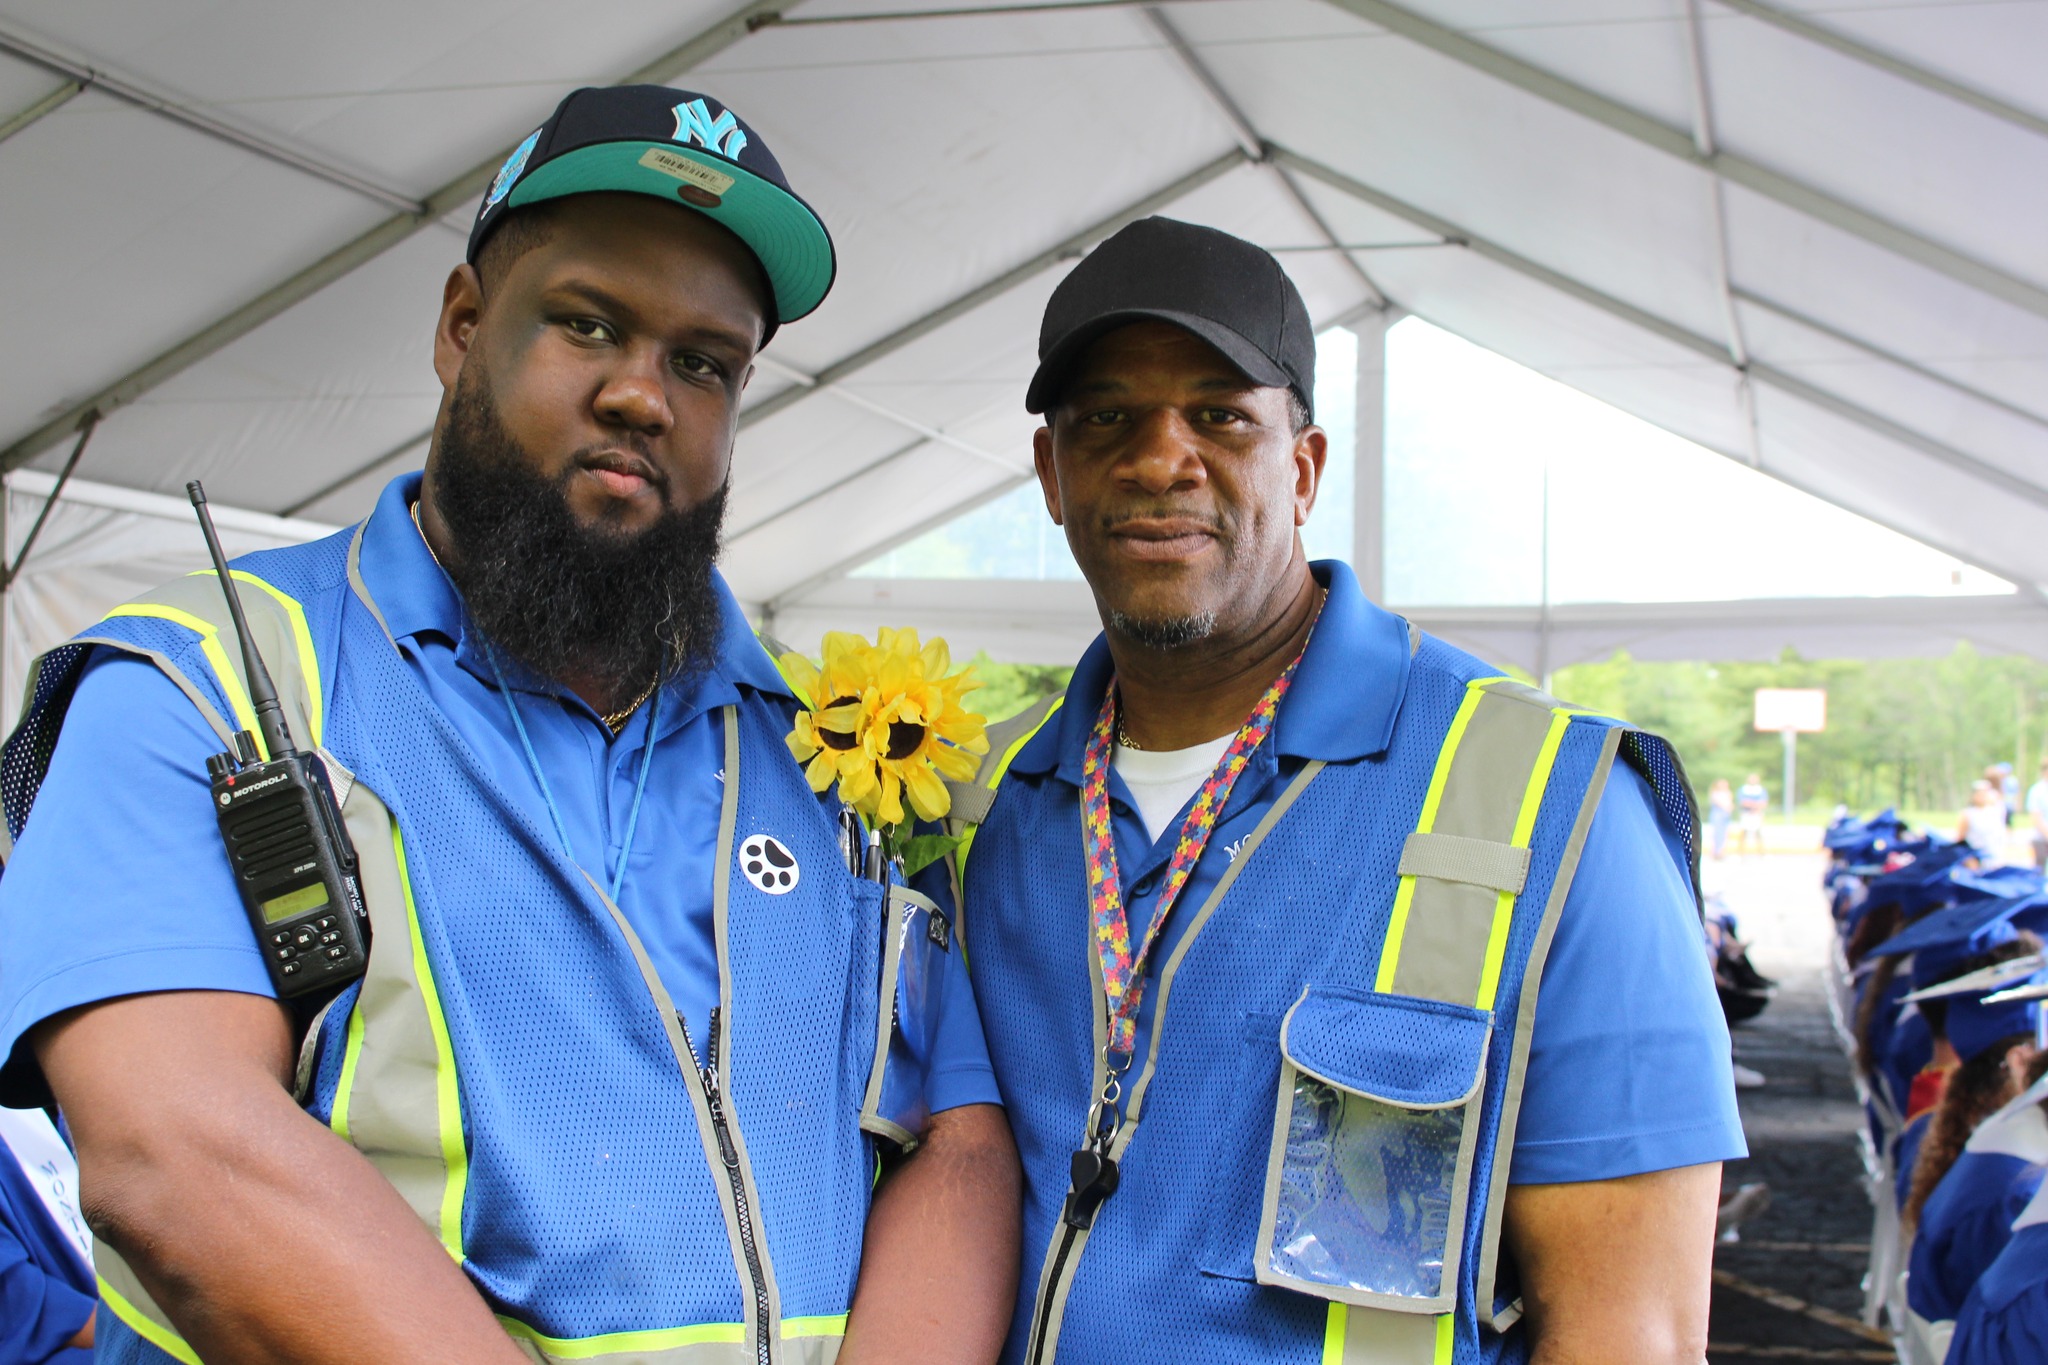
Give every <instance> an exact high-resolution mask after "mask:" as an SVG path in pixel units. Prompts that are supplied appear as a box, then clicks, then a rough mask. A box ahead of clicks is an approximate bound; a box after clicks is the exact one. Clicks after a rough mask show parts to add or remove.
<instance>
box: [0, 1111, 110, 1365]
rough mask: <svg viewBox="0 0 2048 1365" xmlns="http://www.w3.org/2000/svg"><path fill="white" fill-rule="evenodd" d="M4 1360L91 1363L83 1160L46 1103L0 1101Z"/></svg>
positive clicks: (5, 1364) (0, 1359) (8, 1363)
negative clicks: (20, 1105) (23, 1105)
mask: <svg viewBox="0 0 2048 1365" xmlns="http://www.w3.org/2000/svg"><path fill="white" fill-rule="evenodd" d="M0 1142H4V1145H5V1146H6V1149H7V1150H6V1152H5V1153H0V1365H44V1363H45V1362H50V1363H51V1365H86V1362H88V1361H90V1360H91V1359H92V1343H93V1321H94V1318H95V1316H96V1312H97V1307H98V1305H97V1303H96V1302H95V1300H96V1296H97V1291H96V1289H95V1287H94V1284H93V1274H92V1233H91V1232H89V1231H88V1230H87V1229H86V1226H85V1219H84V1217H83V1216H81V1215H80V1213H79V1211H78V1163H77V1162H76V1161H75V1160H73V1159H72V1156H71V1149H70V1148H69V1147H67V1146H65V1145H64V1139H63V1138H62V1137H60V1136H58V1133H57V1128H56V1125H54V1124H52V1123H51V1122H50V1120H49V1119H48V1117H46V1116H45V1115H44V1114H43V1112H42V1110H40V1109H0Z"/></svg>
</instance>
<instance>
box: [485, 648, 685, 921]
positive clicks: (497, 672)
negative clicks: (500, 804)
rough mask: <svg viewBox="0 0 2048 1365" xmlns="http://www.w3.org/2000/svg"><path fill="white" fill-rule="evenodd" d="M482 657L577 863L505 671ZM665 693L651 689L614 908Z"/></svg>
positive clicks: (489, 653) (566, 852)
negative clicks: (650, 704)
mask: <svg viewBox="0 0 2048 1365" xmlns="http://www.w3.org/2000/svg"><path fill="white" fill-rule="evenodd" d="M484 657H485V658H486V659H489V660H490V661H491V675H492V676H493V677H495V678H496V679H497V680H498V695H499V696H501V697H503V698H504V699H505V710H506V711H508V712H510V713H511V716H512V728H513V729H514V730H517V731H518V732H519V747H520V748H522V749H524V750H525V751H526V765H527V767H529V768H531V769H533V780H534V781H535V782H538V783H539V784H540V795H541V799H542V800H543V801H545V802H547V804H548V818H549V819H551V820H553V821H554V822H555V837H556V838H558V839H560V840H561V841H562V856H563V857H565V858H567V859H568V860H569V861H570V862H572V863H573V862H575V861H576V850H575V849H574V848H573V847H571V846H570V843H569V830H568V827H567V826H565V825H564V824H563V823H562V810H561V807H559V806H557V805H556V804H555V793H554V790H553V788H551V787H549V786H548V775H547V774H546V773H544V772H542V771H541V769H540V758H539V756H538V755H536V754H535V753H534V751H533V739H532V738H531V737H530V736H529V735H528V734H527V733H526V722H525V720H523V719H522V718H521V717H520V715H519V703H518V702H516V701H514V700H513V699H512V689H511V688H510V687H508V686H506V685H505V673H504V670H503V669H501V668H499V667H498V651H497V650H495V649H493V648H491V646H490V644H489V642H486V643H485V644H484ZM663 691H664V689H663V688H662V686H661V685H660V684H659V683H657V684H655V688H654V704H653V705H652V706H651V707H650V708H649V709H648V712H647V739H646V741H645V742H644V745H643V747H642V748H641V750H640V776H639V777H638V778H636V779H635V780H634V782H633V804H632V806H631V808H629V809H628V810H627V812H626V841H625V845H624V846H623V847H622V848H620V849H619V865H618V867H617V868H616V869H614V870H613V872H612V884H611V890H610V893H609V894H610V896H611V900H612V904H613V905H617V904H618V903H619V891H620V889H621V888H622V887H624V886H625V884H626V865H627V864H628V863H629V862H630V861H631V860H632V857H633V836H634V834H636V833H637V832H638V831H639V829H640V798H641V797H643V796H645V795H646V794H647V772H648V770H649V769H650V768H652V767H653V766H654V738H655V726H656V725H657V724H658V723H659V722H660V720H661V694H662V692H663Z"/></svg>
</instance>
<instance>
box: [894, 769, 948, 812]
mask: <svg viewBox="0 0 2048 1365" xmlns="http://www.w3.org/2000/svg"><path fill="white" fill-rule="evenodd" d="M903 789H904V791H905V792H906V793H907V794H908V795H909V797H910V807H911V809H912V810H914V811H916V812H917V814H918V818H919V819H923V820H937V819H939V818H940V817H941V816H943V815H944V814H945V813H946V812H947V811H949V810H951V809H952V808H953V794H952V793H951V792H949V791H947V790H946V784H945V783H943V782H941V781H940V780H939V775H938V774H937V773H935V772H933V771H932V770H931V765H930V764H927V763H906V764H904V765H903Z"/></svg>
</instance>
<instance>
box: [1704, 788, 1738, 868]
mask: <svg viewBox="0 0 2048 1365" xmlns="http://www.w3.org/2000/svg"><path fill="white" fill-rule="evenodd" d="M1734 818H1735V792H1734V790H1733V789H1732V788H1731V787H1730V786H1729V785H1728V779H1727V778H1725V777H1717V778H1715V779H1714V785H1713V786H1711V787H1709V788H1707V847H1708V849H1709V850H1710V851H1711V852H1712V853H1713V855H1714V861H1715V862H1717V863H1718V862H1720V861H1721V859H1723V858H1725V857H1727V856H1728V825H1729V822H1730V821H1732V820H1734Z"/></svg>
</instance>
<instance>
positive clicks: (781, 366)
mask: <svg viewBox="0 0 2048 1365" xmlns="http://www.w3.org/2000/svg"><path fill="white" fill-rule="evenodd" d="M754 363H755V364H756V365H759V366H761V367H762V368H764V369H767V370H772V371H774V372H775V373H776V374H779V375H781V376H782V377H783V378H784V379H787V380H789V381H790V382H791V383H793V384H795V385H797V386H798V387H799V388H803V389H814V390H817V391H819V392H823V393H829V394H831V395H832V396H833V397H834V398H837V399H838V400H839V401H840V402H842V403H846V404H848V405H850V406H852V407H856V408H859V409H861V410H862V411H863V412H871V413H873V414H874V415H875V416H877V417H879V418H881V419H882V420H883V421H885V422H892V423H894V424H895V425H897V426H899V427H902V428H903V429H904V430H906V431H914V432H916V433H917V434H918V435H919V436H922V437H923V438H924V440H923V441H920V442H919V443H918V444H920V445H922V444H925V443H926V442H935V443H937V444H939V445H942V446H947V447H949V448H951V449H953V450H957V451H959V452H960V453H961V454H962V455H970V456H972V457H973V458H975V459H977V460H980V461H982V462H983V463H985V464H992V465H994V466H995V467H996V468H998V469H1000V470H1002V471H1003V472H1004V473H1007V474H1017V473H1022V472H1023V469H1024V466H1022V465H1020V464H1018V463H1017V462H1016V461H1015V460H1006V459H1004V458H1003V457H1002V456H1000V455H998V454H996V453H995V452H994V451H991V450H983V449H982V448H981V447H980V446H978V445H975V444H974V443H973V442H971V441H963V440H961V439H960V438H959V437H958V436H955V435H954V434H953V433H951V432H950V431H945V430H942V429H941V428H939V427H935V426H933V425H932V424H931V423H929V422H924V421H920V420H918V419H917V418H915V417H912V416H911V415H910V414H909V413H907V412H903V411H901V410H899V409H897V408H893V407H891V406H889V405H888V404H887V403H883V402H880V401H878V400H876V399H873V398H870V397H868V396H867V395H866V394H863V393H856V392H854V391H853V390H852V389H849V388H847V387H846V386H845V385H844V384H820V383H819V382H818V377H817V376H816V375H813V374H806V373H805V372H804V371H802V370H799V369H798V368H797V367H796V366H794V365H788V364H785V363H783V362H782V361H780V360H777V359H775V358H774V357H773V356H769V355H758V356H756V357H755V358H754ZM970 420H971V419H970ZM912 448H913V449H914V448H915V447H912ZM899 453H907V452H899ZM892 458H893V457H892ZM741 534H744V532H742V533H741Z"/></svg>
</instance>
